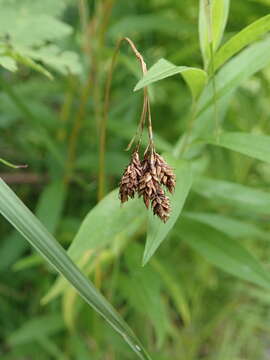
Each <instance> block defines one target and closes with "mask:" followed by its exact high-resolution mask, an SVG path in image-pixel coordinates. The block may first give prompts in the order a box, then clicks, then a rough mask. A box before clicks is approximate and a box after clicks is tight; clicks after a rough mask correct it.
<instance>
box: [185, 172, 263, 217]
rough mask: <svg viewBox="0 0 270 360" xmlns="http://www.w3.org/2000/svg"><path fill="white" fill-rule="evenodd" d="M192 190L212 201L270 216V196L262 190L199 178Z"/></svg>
mask: <svg viewBox="0 0 270 360" xmlns="http://www.w3.org/2000/svg"><path fill="white" fill-rule="evenodd" d="M192 189H193V190H194V191H195V192H197V193H198V194H200V195H202V196H205V197H206V198H209V199H211V200H214V201H216V200H218V201H222V202H223V204H229V205H232V206H236V207H239V208H241V209H244V210H245V211H250V212H251V213H254V212H255V213H258V214H270V194H269V193H267V192H264V191H262V190H258V189H253V188H251V187H248V186H244V185H240V184H236V183H233V182H229V181H223V180H215V179H210V178H207V177H199V178H198V179H197V180H196V181H194V183H193V187H192Z"/></svg>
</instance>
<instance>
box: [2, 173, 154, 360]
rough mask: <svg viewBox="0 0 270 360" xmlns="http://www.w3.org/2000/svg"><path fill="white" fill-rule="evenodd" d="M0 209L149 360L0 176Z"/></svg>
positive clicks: (139, 354)
mask: <svg viewBox="0 0 270 360" xmlns="http://www.w3.org/2000/svg"><path fill="white" fill-rule="evenodd" d="M0 212H1V213H2V215H3V216H4V217H5V218H6V219H7V220H8V221H9V222H10V223H11V224H12V225H13V226H14V227H15V228H16V229H17V230H18V231H19V232H20V233H21V234H22V235H23V236H24V237H25V238H26V240H27V241H29V243H30V244H31V245H32V246H33V247H34V248H35V249H36V250H37V251H38V252H39V253H40V254H41V255H42V256H43V257H44V258H45V259H46V261H47V262H48V263H50V264H51V265H52V266H53V267H54V268H55V269H56V270H57V271H58V272H59V273H60V274H61V275H63V276H64V277H65V278H66V279H67V280H68V281H69V282H70V284H72V285H73V286H74V287H75V288H76V290H77V291H78V293H79V294H80V295H81V297H82V298H83V299H84V300H85V301H86V302H87V303H88V304H89V305H90V306H91V307H93V308H94V310H95V311H97V312H98V313H99V314H100V315H101V316H102V317H103V318H104V319H105V320H106V321H107V322H108V323H109V324H110V325H111V326H112V327H113V328H114V329H115V330H116V331H117V332H118V333H119V334H120V335H121V336H122V337H123V338H124V340H125V341H126V342H127V343H128V344H129V346H130V347H131V348H132V350H133V351H134V352H135V353H136V354H137V356H138V357H139V358H140V359H142V360H146V359H150V358H149V356H148V355H147V353H146V352H145V350H144V349H143V347H142V345H141V344H140V342H139V340H138V339H137V338H136V336H135V335H134V333H133V332H132V330H131V329H130V328H129V327H128V325H127V324H126V323H125V322H124V320H123V319H122V318H121V317H120V316H119V314H118V313H117V312H116V310H115V309H114V308H113V307H112V306H111V304H110V303H109V302H108V301H107V300H106V299H105V298H104V297H103V296H102V295H101V293H99V292H98V290H97V289H96V288H95V287H94V286H93V284H92V283H91V282H90V280H89V279H88V278H87V277H86V276H85V275H83V273H82V272H81V271H80V270H79V269H78V267H77V266H76V265H75V264H74V263H73V261H72V260H71V259H70V257H69V256H68V255H67V254H66V252H65V250H64V249H63V248H62V247H61V245H60V244H59V243H58V242H57V241H56V240H55V239H54V238H53V236H52V235H51V234H50V233H49V232H48V231H47V230H46V228H44V226H43V225H42V224H41V223H40V221H39V220H38V219H37V218H36V217H35V216H34V215H33V214H32V213H31V211H30V210H29V209H28V208H27V207H26V206H25V205H24V204H23V203H22V202H21V200H20V199H19V198H18V197H17V196H16V194H15V193H14V192H13V191H12V190H11V189H10V188H9V187H8V186H7V185H6V184H5V182H4V181H3V180H1V179H0ZM101 226H102V224H101Z"/></svg>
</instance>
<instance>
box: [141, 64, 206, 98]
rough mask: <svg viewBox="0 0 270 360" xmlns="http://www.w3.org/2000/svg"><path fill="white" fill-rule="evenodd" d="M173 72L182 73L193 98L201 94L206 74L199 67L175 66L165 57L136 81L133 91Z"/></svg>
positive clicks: (173, 73)
mask: <svg viewBox="0 0 270 360" xmlns="http://www.w3.org/2000/svg"><path fill="white" fill-rule="evenodd" d="M175 74H181V75H182V77H183V78H184V80H185V81H186V83H187V85H188V86H189V89H190V91H191V94H192V96H193V98H197V97H198V96H199V95H200V94H201V92H202V90H203V88H204V86H205V84H206V82H207V74H206V72H205V71H203V70H201V69H197V68H191V67H187V66H176V65H174V64H172V63H170V62H169V61H167V60H165V59H160V60H159V61H158V62H157V63H155V64H154V65H153V66H152V67H151V68H150V69H149V70H148V71H147V73H146V74H145V75H144V77H143V78H142V79H141V80H140V81H139V82H138V83H137V85H136V86H135V88H134V91H137V90H140V89H142V88H143V87H145V86H148V85H150V84H152V83H154V82H156V81H159V80H162V79H165V78H167V77H170V76H173V75H175Z"/></svg>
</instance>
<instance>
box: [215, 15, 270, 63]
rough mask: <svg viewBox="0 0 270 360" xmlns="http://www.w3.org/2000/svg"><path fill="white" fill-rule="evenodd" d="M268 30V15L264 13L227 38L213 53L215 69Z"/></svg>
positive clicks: (269, 20) (269, 19)
mask: <svg viewBox="0 0 270 360" xmlns="http://www.w3.org/2000/svg"><path fill="white" fill-rule="evenodd" d="M268 31H270V15H266V16H264V17H262V18H260V19H259V20H256V21H254V22H253V23H252V24H250V25H248V26H247V27H245V28H244V29H243V30H241V31H240V32H238V33H237V34H236V35H235V36H233V37H232V38H231V39H230V40H228V41H227V42H226V43H225V44H224V45H223V46H222V47H221V48H220V49H219V50H218V51H217V53H216V55H215V61H214V64H215V69H216V70H217V69H218V68H220V67H221V66H222V65H223V64H224V63H225V62H226V61H227V60H228V59H230V58H231V57H232V56H233V55H235V54H237V53H238V52H239V51H240V50H242V49H243V48H244V47H246V46H248V45H250V44H251V43H253V42H254V41H256V40H259V39H260V37H261V36H262V35H264V34H266V33H267V32H268Z"/></svg>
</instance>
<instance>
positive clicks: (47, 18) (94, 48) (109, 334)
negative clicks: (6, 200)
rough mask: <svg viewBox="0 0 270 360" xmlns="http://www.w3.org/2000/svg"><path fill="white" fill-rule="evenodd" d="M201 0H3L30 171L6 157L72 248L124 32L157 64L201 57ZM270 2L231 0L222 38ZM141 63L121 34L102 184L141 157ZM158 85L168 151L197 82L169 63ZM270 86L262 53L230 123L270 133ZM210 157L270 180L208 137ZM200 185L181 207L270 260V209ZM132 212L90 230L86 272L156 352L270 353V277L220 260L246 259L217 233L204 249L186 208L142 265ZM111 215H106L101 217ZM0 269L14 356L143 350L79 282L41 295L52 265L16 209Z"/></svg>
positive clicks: (16, 149)
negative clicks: (24, 233)
mask: <svg viewBox="0 0 270 360" xmlns="http://www.w3.org/2000/svg"><path fill="white" fill-rule="evenodd" d="M198 7H199V6H198V1H197V0H182V1H176V0H148V1H139V0H133V1H123V0H119V1H116V0H100V1H98V0H96V1H93V0H88V1H87V0H78V1H75V0H58V1H55V0H36V1H31V0H20V1H15V0H14V1H12V0H10V1H9V0H0V54H2V55H3V54H4V53H7V52H8V51H9V52H11V51H12V52H13V53H12V54H13V58H14V59H16V61H17V62H15V61H12V60H11V58H10V57H7V56H2V57H0V65H2V66H0V79H1V80H0V128H1V139H0V150H1V157H2V158H4V159H6V160H8V161H10V162H12V163H15V164H25V163H26V164H28V168H27V169H19V170H14V169H10V168H8V167H5V166H4V165H1V177H2V178H3V179H4V180H5V181H6V182H7V183H8V184H10V186H12V188H13V189H14V190H15V191H16V193H17V194H18V195H19V196H20V197H21V198H22V199H23V201H24V202H25V203H26V204H27V205H28V206H29V207H30V208H31V209H32V210H33V211H34V212H35V214H36V215H37V216H38V217H39V218H40V219H41V221H42V222H43V223H44V224H45V225H46V227H47V228H48V229H49V230H50V231H51V232H52V233H54V234H55V235H56V238H57V239H58V241H59V242H60V243H61V244H62V245H63V246H64V247H65V248H68V247H69V245H70V243H71V241H72V239H73V238H74V236H75V234H76V232H77V230H78V228H79V226H80V224H81V221H82V220H83V218H84V217H85V216H86V214H87V213H88V212H89V210H90V209H91V208H93V206H95V204H96V203H97V193H98V159H99V148H98V145H99V144H98V135H99V130H100V124H101V118H102V111H103V100H104V86H105V81H106V76H107V74H108V69H109V66H110V61H111V58H112V55H113V51H114V48H115V45H116V41H117V39H119V38H120V37H122V36H129V37H130V38H131V39H132V40H133V41H134V43H135V44H136V45H137V47H138V49H139V50H140V51H141V53H142V54H143V55H144V58H145V60H146V63H147V64H148V66H150V65H152V64H153V63H155V62H156V61H157V60H158V59H159V58H161V57H164V58H166V59H167V60H169V61H171V62H173V63H174V64H177V65H187V66H195V67H202V66H203V64H202V59H201V55H200V48H199V39H198V11H199V9H198ZM269 8H270V2H269V0H243V1H241V0H238V1H232V2H231V8H230V14H229V20H228V25H227V30H226V33H225V37H224V40H227V39H228V38H229V37H231V36H232V35H234V34H235V33H237V32H238V31H239V30H241V29H242V28H244V27H245V26H247V25H248V24H250V23H251V22H253V21H255V20H256V19H258V18H260V17H261V16H264V15H266V14H267V13H268V12H269ZM10 44H11V45H12V46H10ZM17 66H19V71H16V72H15V70H16V67H17ZM45 69H47V70H45ZM8 70H9V71H8ZM36 70H37V71H36ZM47 71H49V72H50V73H51V74H52V75H53V78H54V79H53V80H50V79H48V76H50V75H49V74H48V73H47ZM46 75H47V78H46ZM140 76H141V72H140V69H139V66H138V64H137V61H136V59H135V58H134V56H133V55H132V53H131V51H130V49H128V47H127V46H123V47H122V48H121V54H120V56H119V60H118V63H117V67H116V70H115V72H114V77H113V86H112V101H111V108H110V112H109V120H108V129H107V145H106V193H108V192H109V191H111V190H112V189H114V188H115V187H116V186H117V184H118V182H119V179H120V176H121V174H122V171H123V169H124V167H125V166H126V165H127V163H128V161H129V154H128V153H127V152H125V151H124V149H125V148H126V146H127V144H128V142H129V141H130V139H131V137H132V136H133V134H134V131H135V129H136V124H137V121H138V119H139V115H140V110H141V103H142V94H141V92H136V93H133V88H134V86H135V84H136V82H137V81H138V79H139V78H140ZM150 95H151V101H152V112H153V118H154V127H155V137H156V144H157V148H158V150H159V151H160V152H163V151H170V150H171V149H172V147H173V145H174V144H175V143H176V141H177V140H178V138H179V136H180V135H181V134H182V133H183V131H185V129H186V124H187V119H188V117H189V114H190V107H191V99H190V94H189V91H188V89H187V88H186V85H185V83H184V82H183V81H182V80H181V79H180V77H173V78H170V79H166V80H164V81H162V82H160V83H158V84H156V85H154V86H153V87H151V89H150ZM269 96H270V68H269V67H266V68H264V70H263V71H261V72H259V73H258V74H256V75H254V76H252V77H251V78H249V79H248V80H247V81H245V82H244V83H243V84H242V85H241V86H240V87H239V88H238V89H237V91H236V93H235V96H234V97H233V98H232V99H231V100H230V104H229V107H228V111H227V114H226V123H225V125H224V126H225V127H226V129H228V130H233V131H246V132H249V131H252V132H255V133H266V134H267V133H269V130H270V129H269V112H270V105H269ZM201 160H203V161H200V163H199V164H198V166H199V167H203V169H204V174H205V175H207V176H212V177H214V178H216V179H222V180H227V181H231V182H235V183H240V184H244V185H249V186H252V187H253V186H254V187H258V188H262V189H264V190H266V191H267V190H269V188H270V186H269V183H270V182H269V180H270V166H269V165H267V164H264V163H258V162H257V161H255V160H253V159H250V158H247V157H245V156H243V155H240V154H237V153H233V152H229V151H227V150H224V149H220V148H214V147H211V146H208V147H206V148H205V150H204V154H203V158H202V159H201ZM197 193H198V191H197V192H196V191H193V192H192V193H191V195H190V196H189V198H188V201H187V204H186V205H185V211H186V214H187V215H186V218H188V212H193V213H194V212H197V214H200V216H201V219H199V220H198V222H197V223H196V226H197V228H198V232H201V233H202V234H205V236H206V237H209V238H210V237H213V238H214V237H218V238H220V239H221V240H222V239H223V237H224V239H223V240H224V241H225V242H226V241H227V237H226V236H228V235H229V236H230V237H231V238H233V241H236V242H239V243H241V244H242V245H243V246H244V247H245V248H246V249H248V250H249V252H250V253H252V254H253V255H254V257H255V258H257V259H259V260H260V261H261V262H262V263H264V264H263V265H264V267H265V268H266V269H269V254H270V247H269V245H270V242H269V240H270V238H269V235H268V234H267V230H268V228H269V225H268V222H269V221H268V220H269V215H268V216H266V215H264V216H261V214H259V215H258V214H256V215H254V214H253V212H252V209H251V211H249V209H246V211H244V212H245V216H246V219H248V220H246V221H247V225H245V224H244V223H243V222H240V220H242V216H243V209H242V210H240V209H239V207H237V206H234V205H235V204H232V203H230V202H223V201H222V200H224V199H222V198H220V197H218V196H217V197H216V198H215V193H214V192H213V194H212V193H211V194H210V195H208V196H206V197H205V196H202V194H200V195H198V194H197ZM138 211H140V210H138ZM202 214H204V215H207V214H208V215H209V214H212V215H211V216H210V217H209V218H207V217H206V218H205V217H203V216H202ZM213 214H216V215H219V216H217V218H213V216H214V215H213ZM135 215H136V214H135ZM135 215H134V216H135ZM139 215H140V214H139ZM190 217H191V218H192V215H190ZM193 217H194V215H193ZM136 219H137V220H136V221H138V222H140V226H139V227H138V226H133V227H132V226H131V227H129V228H128V229H127V230H126V231H125V232H121V233H119V234H117V235H115V236H114V237H112V238H109V239H107V240H106V242H105V243H104V241H103V240H102V239H101V238H99V234H98V233H97V234H96V235H95V233H94V232H93V233H92V234H91V233H90V234H89V236H91V235H93V236H94V237H95V242H94V243H92V249H91V250H92V251H93V252H94V253H95V257H94V261H93V262H91V263H90V264H88V266H87V267H86V269H85V272H86V273H87V274H88V275H89V276H90V277H91V279H92V280H93V281H94V283H95V284H96V286H97V287H98V288H100V289H101V291H102V292H103V293H104V294H105V296H106V297H107V298H108V299H109V300H110V301H111V302H112V303H113V305H114V306H115V307H116V308H117V309H118V311H119V312H120V313H121V314H122V315H123V316H124V318H125V319H126V320H127V322H128V323H129V324H130V326H131V327H132V328H133V329H134V330H135V332H136V333H137V334H138V336H139V337H140V338H141V339H142V341H143V343H144V344H145V345H146V347H147V348H148V350H149V352H150V353H151V354H152V356H153V359H155V360H167V359H183V360H199V359H205V360H206V359H208V360H228V359H230V360H255V359H256V360H259V359H261V360H263V359H269V356H270V340H269V339H270V338H269V320H270V312H269V305H270V295H269V289H268V290H265V289H264V288H260V287H258V286H256V285H252V284H250V283H249V282H244V281H241V280H239V279H237V278H235V277H232V276H231V275H229V274H228V273H226V272H223V271H221V270H220V269H218V268H217V267H214V266H213V264H215V265H217V266H219V262H221V263H222V264H223V265H222V266H221V267H222V268H223V270H226V267H227V268H228V269H229V268H230V267H233V266H234V264H233V261H232V263H230V261H229V259H225V260H224V259H223V258H220V259H219V258H218V255H217V254H216V253H215V252H214V250H213V249H211V247H209V249H207V244H206V245H205V251H206V253H207V251H208V253H207V254H208V256H205V257H206V258H205V257H203V256H202V255H201V254H202V253H203V251H201V252H199V253H198V252H195V251H194V250H193V249H192V248H190V247H189V246H188V244H187V243H186V242H184V241H182V240H183V237H185V236H188V234H187V233H185V232H184V233H182V231H181V227H180V225H179V224H178V222H177V224H176V226H175V227H174V229H173V231H172V232H171V233H170V235H169V237H168V239H167V240H166V241H165V242H164V244H163V245H162V246H161V248H160V249H159V250H158V252H157V253H156V255H155V256H154V258H153V259H152V260H151V262H150V263H149V264H148V265H147V266H146V267H141V257H142V253H143V246H144V242H145V226H144V222H143V221H142V219H141V218H140V217H139V216H138V218H136ZM207 219H208V220H207ZM239 219H240V220H239ZM99 221H100V222H99V223H98V226H99V227H102V222H103V219H102V217H101V219H100V220H99ZM119 221H121V219H120V220H119ZM186 221H187V222H188V220H186ZM200 221H201V222H203V223H204V225H200ZM207 221H208V224H207ZM213 223H214V225H213ZM196 226H195V227H196ZM247 226H250V227H247ZM252 226H253V227H252ZM255 226H257V227H256V228H255ZM214 227H215V228H216V229H213V228H214ZM138 229H139V230H138ZM250 229H253V230H252V231H251V230H250ZM254 229H256V231H255V230H254ZM93 231H95V230H93ZM223 233H225V234H226V235H224V234H223ZM100 243H101V244H100ZM195 248H196V246H195ZM211 251H212V252H211ZM88 256H89V252H86V254H85V257H86V258H85V257H82V258H81V259H80V262H81V263H84V262H86V263H87V261H88ZM0 272H1V277H0V356H1V359H2V360H23V359H25V360H30V359H34V360H35V359H39V360H43V359H44V360H47V359H57V360H60V359H63V360H67V359H70V360H71V359H74V360H75V359H76V360H85V359H91V360H95V359H102V360H103V359H104V360H105V359H108V360H113V359H117V360H118V359H135V358H136V357H135V355H134V354H132V353H131V351H130V350H129V348H128V347H127V345H125V344H124V342H123V341H122V339H121V338H120V337H119V336H118V335H116V334H115V333H114V332H113V331H112V330H111V329H110V328H109V327H108V326H107V325H106V323H104V322H103V320H102V319H101V318H100V317H99V316H97V315H96V314H95V313H94V311H92V310H91V309H89V308H88V307H87V306H86V305H85V304H84V303H83V302H82V301H81V300H80V299H79V298H78V296H77V295H76V294H75V292H74V291H73V290H72V289H70V288H68V287H67V288H66V289H65V291H64V292H63V294H62V295H63V296H61V297H57V298H56V299H54V300H52V301H47V302H46V301H43V302H46V304H44V305H41V303H40V301H41V299H42V298H43V296H44V295H45V294H46V293H47V292H48V291H49V289H50V288H51V286H52V284H53V282H54V280H55V273H54V272H53V271H52V269H51V268H50V267H49V266H47V265H46V264H45V263H44V262H43V260H41V258H40V257H39V256H38V255H36V253H35V252H34V251H32V249H30V247H29V246H28V244H27V243H26V241H25V240H24V239H23V238H22V237H21V236H20V235H19V234H18V233H17V232H15V230H12V229H11V227H10V225H9V224H8V223H7V222H6V221H4V220H1V241H0ZM228 272H230V271H228Z"/></svg>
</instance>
